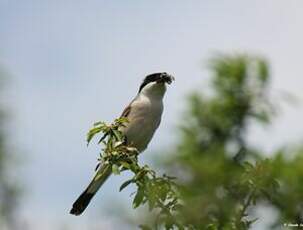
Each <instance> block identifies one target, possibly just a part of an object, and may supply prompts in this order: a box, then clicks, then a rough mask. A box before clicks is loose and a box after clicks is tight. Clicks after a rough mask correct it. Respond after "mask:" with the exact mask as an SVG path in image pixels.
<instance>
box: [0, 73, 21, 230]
mask: <svg viewBox="0 0 303 230" xmlns="http://www.w3.org/2000/svg"><path fill="white" fill-rule="evenodd" d="M3 75H4V73H3V72H1V71H0V89H2V87H3V77H4V76H3ZM6 123H7V116H6V111H5V109H4V105H2V104H1V105H0V228H1V229H3V228H5V227H7V228H9V229H13V228H14V226H15V223H16V220H15V209H16V205H17V198H18V196H19V188H18V187H17V183H16V180H14V179H13V178H12V175H11V172H12V171H11V168H10V167H13V163H14V162H13V155H12V152H10V151H9V148H8V146H7V136H6V133H7V125H6Z"/></svg>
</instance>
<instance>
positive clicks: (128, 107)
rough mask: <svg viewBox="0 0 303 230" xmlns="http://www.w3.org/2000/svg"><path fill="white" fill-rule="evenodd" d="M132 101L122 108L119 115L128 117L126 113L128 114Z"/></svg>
mask: <svg viewBox="0 0 303 230" xmlns="http://www.w3.org/2000/svg"><path fill="white" fill-rule="evenodd" d="M132 103H133V102H131V103H130V104H129V105H128V106H126V108H125V109H124V110H123V112H122V114H121V116H120V117H128V115H129V114H130V111H131V105H132Z"/></svg>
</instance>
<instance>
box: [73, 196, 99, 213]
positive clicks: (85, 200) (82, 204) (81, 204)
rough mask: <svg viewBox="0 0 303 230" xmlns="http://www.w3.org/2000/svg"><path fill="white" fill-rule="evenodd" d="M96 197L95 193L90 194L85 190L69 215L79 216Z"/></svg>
mask: <svg viewBox="0 0 303 230" xmlns="http://www.w3.org/2000/svg"><path fill="white" fill-rule="evenodd" d="M94 195H95V193H88V192H87V190H85V191H84V192H83V193H82V194H81V195H80V196H79V198H78V199H77V200H76V201H75V203H74V204H73V207H72V209H71V210H70V212H69V213H70V214H73V215H76V216H79V215H80V214H81V213H82V212H83V211H84V210H85V209H86V207H87V206H88V204H89V202H90V201H91V199H92V198H93V197H94Z"/></svg>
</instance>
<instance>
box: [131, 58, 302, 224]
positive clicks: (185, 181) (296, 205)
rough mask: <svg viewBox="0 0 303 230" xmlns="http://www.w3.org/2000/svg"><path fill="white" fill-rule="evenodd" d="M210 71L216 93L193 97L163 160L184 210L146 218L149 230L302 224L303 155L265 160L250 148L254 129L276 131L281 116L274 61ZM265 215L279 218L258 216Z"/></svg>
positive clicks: (235, 63)
mask: <svg viewBox="0 0 303 230" xmlns="http://www.w3.org/2000/svg"><path fill="white" fill-rule="evenodd" d="M209 67H210V71H211V74H212V76H211V86H212V87H211V90H210V91H209V92H208V94H205V93H203V92H200V91H196V92H192V93H191V95H190V96H189V97H188V100H187V109H186V112H185V113H184V116H183V118H182V120H180V123H179V124H180V127H179V135H178V136H179V137H178V141H177V143H178V144H177V146H176V147H175V148H173V149H172V150H171V153H170V154H167V153H162V154H161V158H160V159H158V161H160V163H161V164H162V167H163V171H165V172H169V175H171V176H175V177H177V180H176V181H175V182H176V183H177V186H178V191H179V199H180V201H181V203H182V205H180V206H178V208H177V209H175V210H174V212H172V216H170V215H165V213H164V212H163V210H162V209H160V210H158V212H153V213H147V214H146V223H147V224H146V225H145V226H144V227H142V229H144V230H145V229H235V230H238V229H250V228H251V227H253V225H254V224H256V223H257V222H258V221H261V222H262V218H268V217H271V218H272V219H271V220H269V221H268V225H267V226H262V225H259V226H262V229H281V228H284V229H288V227H289V228H291V227H292V226H291V225H300V224H301V223H303V220H302V218H303V203H302V201H303V148H302V147H301V146H300V144H299V145H296V146H294V145H293V144H290V145H289V146H287V147H285V146H284V147H281V146H277V147H276V150H275V151H274V152H272V153H266V152H265V150H263V149H260V148H258V147H256V146H252V145H250V144H248V141H247V136H248V133H249V130H250V128H251V127H253V126H265V125H269V124H270V123H271V122H272V120H273V119H274V117H275V116H277V115H279V110H277V109H276V108H277V105H278V104H279V101H274V100H273V98H270V68H269V66H268V62H267V61H266V60H265V59H264V58H261V57H255V56H248V55H218V56H216V57H214V58H212V59H211V60H210V62H209ZM287 132H289V130H285V135H287ZM167 155H168V156H169V158H164V157H163V156H167ZM269 155H270V156H272V157H270V158H267V159H266V158H265V156H269ZM161 189H162V188H161V187H159V189H158V191H156V192H155V193H156V194H157V193H159V194H160V193H161ZM167 208H169V205H168V206H167ZM260 208H261V209H264V208H268V210H270V212H271V214H272V215H266V216H265V217H264V216H260V215H258V210H259V209H260ZM140 221H141V222H142V220H137V223H140ZM263 222H264V219H263ZM180 223H181V224H180ZM287 225H288V226H287Z"/></svg>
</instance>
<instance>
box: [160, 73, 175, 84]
mask: <svg viewBox="0 0 303 230" xmlns="http://www.w3.org/2000/svg"><path fill="white" fill-rule="evenodd" d="M174 80H175V78H174V77H173V76H172V75H169V74H167V73H163V75H161V79H159V80H158V83H160V82H164V83H167V84H171V83H172V82H173V81H174Z"/></svg>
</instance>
